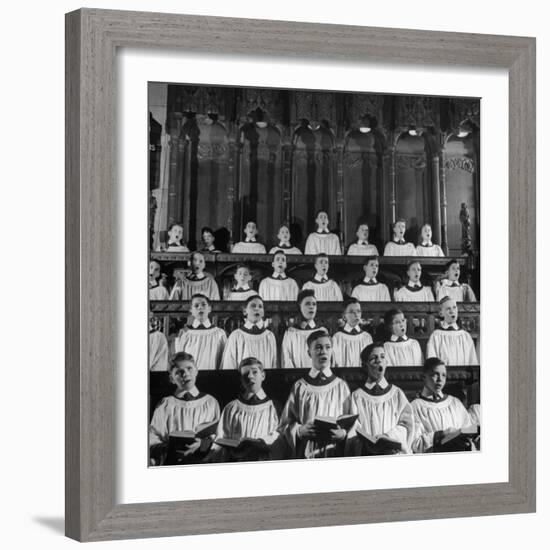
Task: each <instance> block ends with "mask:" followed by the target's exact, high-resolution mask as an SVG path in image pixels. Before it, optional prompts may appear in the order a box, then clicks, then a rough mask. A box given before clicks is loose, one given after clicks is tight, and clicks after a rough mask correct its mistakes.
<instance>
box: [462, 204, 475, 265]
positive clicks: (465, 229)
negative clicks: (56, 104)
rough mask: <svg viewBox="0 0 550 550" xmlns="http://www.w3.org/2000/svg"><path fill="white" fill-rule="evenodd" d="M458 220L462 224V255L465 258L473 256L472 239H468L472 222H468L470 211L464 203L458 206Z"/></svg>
mask: <svg viewBox="0 0 550 550" xmlns="http://www.w3.org/2000/svg"><path fill="white" fill-rule="evenodd" d="M459 218H460V223H461V224H462V254H464V255H465V256H470V255H472V254H473V250H472V238H471V237H470V227H471V225H472V222H471V220H470V211H469V210H468V207H467V206H466V203H465V202H463V203H462V204H461V205H460V215H459Z"/></svg>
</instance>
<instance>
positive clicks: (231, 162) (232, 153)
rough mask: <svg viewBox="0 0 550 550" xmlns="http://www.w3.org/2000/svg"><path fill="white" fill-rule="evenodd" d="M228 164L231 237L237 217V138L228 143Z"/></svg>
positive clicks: (227, 221)
mask: <svg viewBox="0 0 550 550" xmlns="http://www.w3.org/2000/svg"><path fill="white" fill-rule="evenodd" d="M228 149H229V151H228V153H229V156H228V162H227V172H228V175H229V186H228V188H227V197H226V198H227V203H228V204H229V205H230V208H228V209H227V219H226V221H225V225H226V227H227V230H228V231H229V234H230V235H233V217H234V215H235V212H234V210H235V183H236V180H235V158H236V156H237V154H236V150H237V145H236V144H235V137H234V136H233V135H230V137H229V143H228Z"/></svg>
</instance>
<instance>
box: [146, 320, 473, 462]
mask: <svg viewBox="0 0 550 550" xmlns="http://www.w3.org/2000/svg"><path fill="white" fill-rule="evenodd" d="M307 349H308V353H309V354H310V356H311V358H312V367H311V369H310V370H309V372H308V373H307V375H305V376H304V377H303V378H300V379H299V380H298V381H297V382H296V383H295V384H294V385H293V387H292V389H291V391H290V394H289V396H288V399H287V401H286V404H285V406H284V409H283V411H282V414H281V417H280V419H279V418H278V415H277V411H276V407H275V406H274V404H273V401H272V400H271V399H270V398H269V397H268V396H267V395H266V393H265V391H264V390H263V388H262V384H263V381H264V380H265V377H266V373H265V370H264V365H263V364H262V362H261V361H260V360H259V359H257V358H255V357H247V358H244V359H243V360H242V361H241V362H240V363H239V365H238V369H239V374H240V378H241V387H242V392H241V393H240V395H239V396H238V398H237V399H235V400H234V401H231V402H230V403H229V404H228V405H227V406H226V407H225V408H224V409H223V411H222V412H221V414H220V407H219V404H218V402H217V400H216V399H215V398H214V397H212V396H210V395H208V394H204V393H201V392H200V391H199V389H198V388H197V387H196V383H195V382H196V376H197V368H196V366H195V361H194V358H193V356H192V355H190V354H187V353H178V354H177V355H176V356H175V357H174V359H173V361H172V364H171V368H170V379H171V381H172V383H173V384H174V385H175V386H176V391H175V393H174V395H171V396H168V397H166V398H164V399H163V400H162V401H161V402H160V404H159V405H158V406H157V407H156V409H155V411H154V414H153V418H152V421H151V425H150V430H149V445H150V457H151V463H152V464H153V465H159V464H185V463H198V462H216V461H219V462H227V461H243V460H262V459H263V460H266V459H285V458H321V457H328V456H358V455H359V456H360V455H383V454H398V453H411V452H415V453H422V452H430V451H432V452H438V451H464V450H475V449H476V448H478V447H479V443H480V441H479V435H478V434H479V424H480V409H479V405H477V406H473V407H472V408H471V410H470V411H467V410H466V409H465V407H464V406H463V405H462V403H461V401H460V400H459V399H457V398H456V397H453V396H450V395H447V394H444V393H443V389H444V387H445V382H446V374H447V373H446V367H445V364H444V362H443V361H441V360H440V359H439V358H436V357H432V358H430V359H428V360H427V361H426V363H425V364H424V368H423V372H424V387H423V389H422V391H421V392H420V394H419V395H418V397H417V398H416V399H414V400H413V401H412V403H410V402H409V400H408V399H407V397H406V396H405V393H404V392H403V391H402V390H401V389H400V388H399V387H397V386H395V385H392V384H390V383H388V381H387V380H386V378H385V371H386V357H385V348H384V346H383V345H382V344H379V343H373V344H370V345H369V346H367V347H366V348H365V349H364V350H363V351H362V352H361V366H362V367H363V368H364V369H365V372H366V375H367V381H366V383H365V385H364V386H361V387H360V388H359V389H357V390H355V391H354V392H353V393H351V392H350V389H349V387H348V385H347V384H346V382H345V381H344V380H342V379H341V378H339V377H337V376H335V375H334V374H333V372H332V371H331V356H332V339H331V338H330V336H329V335H328V334H326V333H325V332H323V331H315V332H313V333H312V334H311V335H310V336H309V337H308V340H307ZM178 440H179V444H177V442H178Z"/></svg>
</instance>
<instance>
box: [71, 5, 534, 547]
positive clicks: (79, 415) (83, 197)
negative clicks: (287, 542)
mask: <svg viewBox="0 0 550 550" xmlns="http://www.w3.org/2000/svg"><path fill="white" fill-rule="evenodd" d="M206 29H208V30H209V32H210V33H212V32H215V34H216V37H217V40H216V41H215V42H213V41H212V40H211V39H210V38H209V36H208V35H207V33H206V32H205V30H206ZM243 33H245V34H246V40H242V36H243ZM405 45H406V47H404V46H405ZM124 47H139V48H176V49H183V50H187V51H195V52H197V51H200V52H207V53H209V54H213V55H216V54H221V53H224V54H227V53H231V54H244V55H247V54H250V53H253V54H254V55H256V56H257V55H261V56H266V57H270V56H279V57H281V56H283V57H288V58H295V57H306V58H317V59H319V58H325V59H332V60H336V61H338V60H341V61H343V60H363V61H377V62H400V63H406V62H409V63H416V64H418V63H421V64H427V65H453V66H459V65H461V66H467V67H487V68H501V69H506V70H508V72H509V204H510V206H509V234H510V246H509V266H510V269H509V296H508V298H509V335H510V338H509V339H510V349H509V380H510V387H509V405H508V407H509V441H510V442H513V443H510V445H509V479H508V481H507V482H502V483H487V484H475V485H456V486H445V487H422V488H413V489H384V490H374V491H351V492H346V491H343V492H334V493H315V494H297V495H280V496H265V497H247V498H231V499H210V500H194V501H179V502H158V503H141V504H117V503H116V502H115V494H114V487H115V486H116V471H115V468H114V462H115V461H114V456H115V454H114V453H115V441H114V416H115V408H116V404H115V394H116V392H115V387H116V386H115V376H116V364H117V335H116V334H115V333H113V330H112V327H113V326H114V325H115V319H116V295H115V288H116V287H115V285H114V280H115V275H116V264H117V250H116V247H115V243H114V229H115V225H116V224H115V221H116V220H115V214H116V208H115V207H116V189H117V187H116V186H117V180H116V164H115V134H116V125H115V122H114V121H115V120H116V117H115V107H116V106H115V97H116V96H115V84H116V83H115V59H116V55H117V49H119V48H124ZM66 71H67V79H66V258H67V260H66V455H65V459H66V534H67V536H69V537H71V538H74V539H76V540H80V541H99V540H115V539H126V538H143V537H158V536H176V535H191V534H208V533H222V532H236V531H245V530H247V531H250V530H263V529H290V528H303V527H316V526H329V525H352V524H361V523H373V522H383V521H404V520H420V519H435V518H445V517H464V516H481V515H494V514H510V513H527V512H533V511H535V506H536V494H535V486H536V485H535V475H536V468H535V456H536V448H535V429H536V423H535V410H536V401H535V390H536V386H535V315H536V309H535V246H536V239H535V39H533V38H525V37H513V36H491V35H479V34H478V35H473V34H466V33H443V32H432V31H418V30H403V29H387V28H386V29H384V28H370V27H356V26H341V25H328V24H310V23H297V22H283V21H268V20H249V19H232V18H218V17H203V16H191V15H174V14H160V13H144V12H125V11H111V10H96V9H82V10H78V11H75V12H71V13H69V14H67V16H66ZM512 267H513V269H512ZM90 434H93V438H91V437H90Z"/></svg>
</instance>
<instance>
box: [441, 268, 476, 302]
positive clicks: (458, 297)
mask: <svg viewBox="0 0 550 550" xmlns="http://www.w3.org/2000/svg"><path fill="white" fill-rule="evenodd" d="M459 278H460V264H459V263H458V261H457V260H450V261H449V262H448V263H447V265H446V266H445V277H444V278H443V279H441V281H439V284H438V285H437V286H436V294H437V299H438V300H441V299H442V298H444V297H445V296H449V297H450V298H452V299H453V300H454V301H455V302H475V301H476V295H475V294H474V291H473V290H472V289H471V287H470V285H467V284H466V283H461V282H460V281H459Z"/></svg>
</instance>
